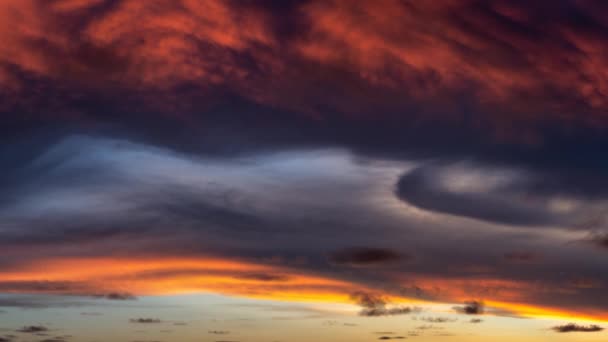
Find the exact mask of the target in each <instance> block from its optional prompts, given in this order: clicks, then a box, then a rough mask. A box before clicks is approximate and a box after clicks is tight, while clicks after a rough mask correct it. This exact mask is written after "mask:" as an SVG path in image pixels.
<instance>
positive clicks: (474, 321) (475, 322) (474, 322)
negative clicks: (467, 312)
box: [469, 318, 483, 324]
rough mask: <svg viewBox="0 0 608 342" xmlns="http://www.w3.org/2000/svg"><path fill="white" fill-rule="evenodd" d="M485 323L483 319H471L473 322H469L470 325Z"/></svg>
mask: <svg viewBox="0 0 608 342" xmlns="http://www.w3.org/2000/svg"><path fill="white" fill-rule="evenodd" d="M481 322H483V320H482V319H479V318H471V320H470V321H469V323H473V324H477V323H481Z"/></svg>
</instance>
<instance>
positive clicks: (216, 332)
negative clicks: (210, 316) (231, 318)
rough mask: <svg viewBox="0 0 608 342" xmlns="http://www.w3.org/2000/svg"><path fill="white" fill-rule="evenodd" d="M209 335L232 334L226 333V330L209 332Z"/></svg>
mask: <svg viewBox="0 0 608 342" xmlns="http://www.w3.org/2000/svg"><path fill="white" fill-rule="evenodd" d="M208 333H209V334H213V335H228V334H230V332H229V331H226V330H209V331H208Z"/></svg>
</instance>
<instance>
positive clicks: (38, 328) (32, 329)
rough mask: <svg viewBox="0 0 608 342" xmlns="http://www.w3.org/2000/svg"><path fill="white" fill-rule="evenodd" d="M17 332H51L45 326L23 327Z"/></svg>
mask: <svg viewBox="0 0 608 342" xmlns="http://www.w3.org/2000/svg"><path fill="white" fill-rule="evenodd" d="M16 331H17V332H21V333H31V334H36V333H43V332H46V331H49V328H47V327H45V326H43V325H26V326H23V327H21V328H19V329H17V330H16Z"/></svg>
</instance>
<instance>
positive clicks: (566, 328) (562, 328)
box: [551, 323, 604, 333]
mask: <svg viewBox="0 0 608 342" xmlns="http://www.w3.org/2000/svg"><path fill="white" fill-rule="evenodd" d="M551 329H553V331H555V332H558V333H568V332H598V331H602V330H604V328H602V327H600V326H599V325H595V324H592V325H578V324H575V323H568V324H564V325H558V326H555V327H553V328H551Z"/></svg>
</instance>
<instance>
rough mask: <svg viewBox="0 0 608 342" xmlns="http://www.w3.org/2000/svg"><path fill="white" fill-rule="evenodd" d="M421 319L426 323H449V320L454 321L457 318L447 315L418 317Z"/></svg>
mask: <svg viewBox="0 0 608 342" xmlns="http://www.w3.org/2000/svg"><path fill="white" fill-rule="evenodd" d="M420 320H421V321H424V322H428V323H449V322H456V321H457V319H455V318H447V317H422V318H420Z"/></svg>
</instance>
